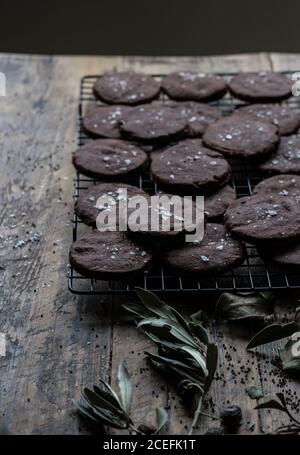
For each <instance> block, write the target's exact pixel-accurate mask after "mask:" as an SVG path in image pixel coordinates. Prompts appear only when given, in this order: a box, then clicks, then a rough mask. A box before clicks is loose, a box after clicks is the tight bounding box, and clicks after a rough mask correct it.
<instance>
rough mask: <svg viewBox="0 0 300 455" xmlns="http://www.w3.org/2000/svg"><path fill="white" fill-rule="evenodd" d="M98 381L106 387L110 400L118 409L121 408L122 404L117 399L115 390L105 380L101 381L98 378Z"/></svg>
mask: <svg viewBox="0 0 300 455" xmlns="http://www.w3.org/2000/svg"><path fill="white" fill-rule="evenodd" d="M100 383H101V384H102V385H103V386H104V387H105V388H106V389H107V391H108V394H109V396H110V400H111V402H112V403H115V406H116V407H119V408H120V409H123V408H122V404H121V402H120V400H119V397H118V395H117V394H116V392H115V391H114V390H113V389H112V388H111V386H110V385H109V384H108V383H107V382H105V381H103V380H102V379H100ZM95 387H97V386H94V389H95Z"/></svg>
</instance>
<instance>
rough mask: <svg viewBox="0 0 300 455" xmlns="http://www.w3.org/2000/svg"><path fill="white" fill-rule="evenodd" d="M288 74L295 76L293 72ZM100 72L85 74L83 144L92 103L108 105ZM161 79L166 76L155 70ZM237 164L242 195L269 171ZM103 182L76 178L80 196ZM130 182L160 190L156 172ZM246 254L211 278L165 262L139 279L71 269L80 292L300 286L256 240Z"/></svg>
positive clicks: (78, 229)
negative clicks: (97, 86)
mask: <svg viewBox="0 0 300 455" xmlns="http://www.w3.org/2000/svg"><path fill="white" fill-rule="evenodd" d="M219 74H220V75H221V76H222V77H224V78H225V79H227V80H228V79H230V77H232V76H233V75H234V74H236V73H219ZM285 74H287V75H289V73H288V72H286V73H285ZM97 77H99V75H98V76H94V75H93V76H84V77H83V78H82V79H81V84H80V98H79V106H78V126H77V132H78V137H77V141H78V146H81V145H83V144H84V143H85V142H86V141H87V140H89V139H90V137H89V136H88V135H86V133H85V132H84V130H83V128H82V117H83V115H84V113H85V111H86V108H87V106H88V105H91V104H94V105H96V104H98V105H101V104H103V103H102V102H101V101H99V100H96V99H95V97H94V95H93V84H94V82H95V80H96V79H97ZM153 77H155V78H156V79H158V80H160V79H161V78H162V77H163V75H153ZM168 99H169V98H168V97H167V95H165V94H161V95H160V99H159V100H158V101H159V102H164V101H166V100H168ZM210 104H212V105H214V106H216V107H218V108H219V109H220V110H221V111H222V112H223V114H225V115H228V114H230V113H231V112H232V111H233V110H234V109H235V108H236V107H238V106H240V105H241V104H243V103H242V102H241V101H239V100H237V99H235V98H233V97H232V96H231V95H230V94H229V93H227V94H226V95H225V97H224V98H222V99H220V100H218V101H215V102H212V103H210ZM284 104H286V105H288V106H290V107H291V108H292V109H295V110H296V111H297V112H298V114H299V115H300V104H299V101H298V98H296V97H291V98H290V99H289V100H287V101H285V102H284ZM230 164H231V167H232V182H231V183H232V186H233V188H234V189H235V191H236V194H237V196H238V197H242V196H248V195H250V194H251V193H252V190H253V188H254V186H255V185H257V183H258V182H260V181H261V180H263V178H264V176H263V174H261V173H260V172H258V171H257V169H255V168H253V167H252V166H251V165H250V164H248V163H245V162H244V161H241V160H237V159H231V160H230ZM96 183H97V182H96V181H94V180H92V179H89V178H87V177H85V176H82V175H81V174H79V173H77V175H76V178H75V180H74V199H76V198H78V197H79V195H80V193H81V191H82V190H85V189H87V188H88V186H89V185H93V184H96ZM129 183H131V184H133V185H136V186H138V187H140V188H142V189H144V190H145V191H147V192H149V193H151V194H154V193H156V192H157V190H158V189H159V188H158V187H157V185H156V183H154V182H153V181H152V179H151V177H150V175H149V174H147V173H144V174H143V175H140V176H139V177H136V178H135V179H134V180H131V181H130V182H129ZM72 225H73V241H75V240H76V239H77V238H79V237H80V236H81V235H82V234H83V233H84V232H85V231H86V230H87V229H88V227H87V226H85V225H84V224H83V223H82V222H81V221H80V219H79V218H78V217H77V215H76V214H75V213H74V216H73V220H72ZM246 251H247V254H246V259H245V261H244V263H243V264H242V265H240V266H239V267H236V268H235V269H233V270H231V271H229V272H227V273H225V274H222V275H215V276H212V275H211V276H209V277H201V278H200V277H197V278H195V277H192V276H186V275H178V274H175V273H174V272H173V271H172V270H169V269H168V268H166V267H164V266H161V265H154V266H153V268H152V269H151V270H149V271H147V272H144V274H143V275H141V276H140V277H138V278H135V279H134V280H133V281H128V280H126V281H102V280H94V279H89V278H87V277H84V276H82V275H79V274H78V273H77V272H76V271H75V270H74V269H73V267H72V266H70V267H69V272H68V287H69V290H70V291H71V292H73V293H75V294H82V295H87V294H94V295H101V294H126V293H131V292H133V291H134V288H135V287H136V286H141V287H143V288H145V289H148V290H151V291H154V292H156V293H160V292H165V293H172V292H173V293H174V292H177V293H190V294H191V293H200V292H204V291H206V292H212V291H219V292H225V291H238V292H246V291H253V290H260V291H263V290H279V289H292V288H294V289H296V288H300V275H299V273H297V272H289V273H284V272H283V271H280V270H279V269H277V268H276V267H274V266H272V265H269V264H267V263H265V262H264V261H263V260H262V258H260V256H259V254H258V252H257V250H256V248H255V247H254V246H253V245H246Z"/></svg>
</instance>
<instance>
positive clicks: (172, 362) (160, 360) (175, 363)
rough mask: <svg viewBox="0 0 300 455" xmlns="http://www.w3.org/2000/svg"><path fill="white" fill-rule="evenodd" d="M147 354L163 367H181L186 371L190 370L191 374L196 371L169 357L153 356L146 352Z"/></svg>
mask: <svg viewBox="0 0 300 455" xmlns="http://www.w3.org/2000/svg"><path fill="white" fill-rule="evenodd" d="M145 354H146V355H147V356H148V357H150V358H151V359H152V360H154V361H155V362H157V363H162V364H163V365H166V366H167V367H168V366H174V367H179V368H183V369H185V370H188V371H190V372H193V371H195V370H196V368H193V367H191V366H189V365H187V364H186V363H183V362H180V361H178V360H174V359H170V358H169V357H165V356H162V355H157V354H152V353H151V352H148V351H145Z"/></svg>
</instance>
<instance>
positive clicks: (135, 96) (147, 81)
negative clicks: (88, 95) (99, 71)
mask: <svg viewBox="0 0 300 455" xmlns="http://www.w3.org/2000/svg"><path fill="white" fill-rule="evenodd" d="M159 92H160V83H159V82H157V81H156V80H155V79H154V78H153V77H152V76H148V75H146V74H140V73H134V72H133V71H125V72H120V73H116V72H114V73H106V74H104V75H103V76H101V77H99V78H98V79H97V80H96V82H95V84H94V93H95V95H96V96H97V97H98V98H100V99H102V100H104V101H106V102H107V103H112V104H131V105H132V104H140V103H145V102H146V101H150V100H152V99H154V98H156V97H157V96H158V95H159Z"/></svg>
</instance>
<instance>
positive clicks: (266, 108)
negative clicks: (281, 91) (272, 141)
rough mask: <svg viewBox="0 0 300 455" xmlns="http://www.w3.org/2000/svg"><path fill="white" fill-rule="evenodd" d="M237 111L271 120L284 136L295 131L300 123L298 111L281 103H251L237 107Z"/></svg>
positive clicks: (258, 118)
mask: <svg viewBox="0 0 300 455" xmlns="http://www.w3.org/2000/svg"><path fill="white" fill-rule="evenodd" d="M236 113H237V114H239V115H243V116H250V117H253V118H255V119H257V120H267V121H269V122H271V123H273V124H274V125H276V126H277V127H278V130H279V134H280V135H282V136H284V135H288V134H292V133H295V132H296V131H297V130H298V128H299V124H300V118H299V116H298V114H297V112H295V111H293V110H292V109H291V108H289V107H288V106H281V105H280V104H249V105H248V106H243V107H240V108H239V109H237V111H236Z"/></svg>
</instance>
